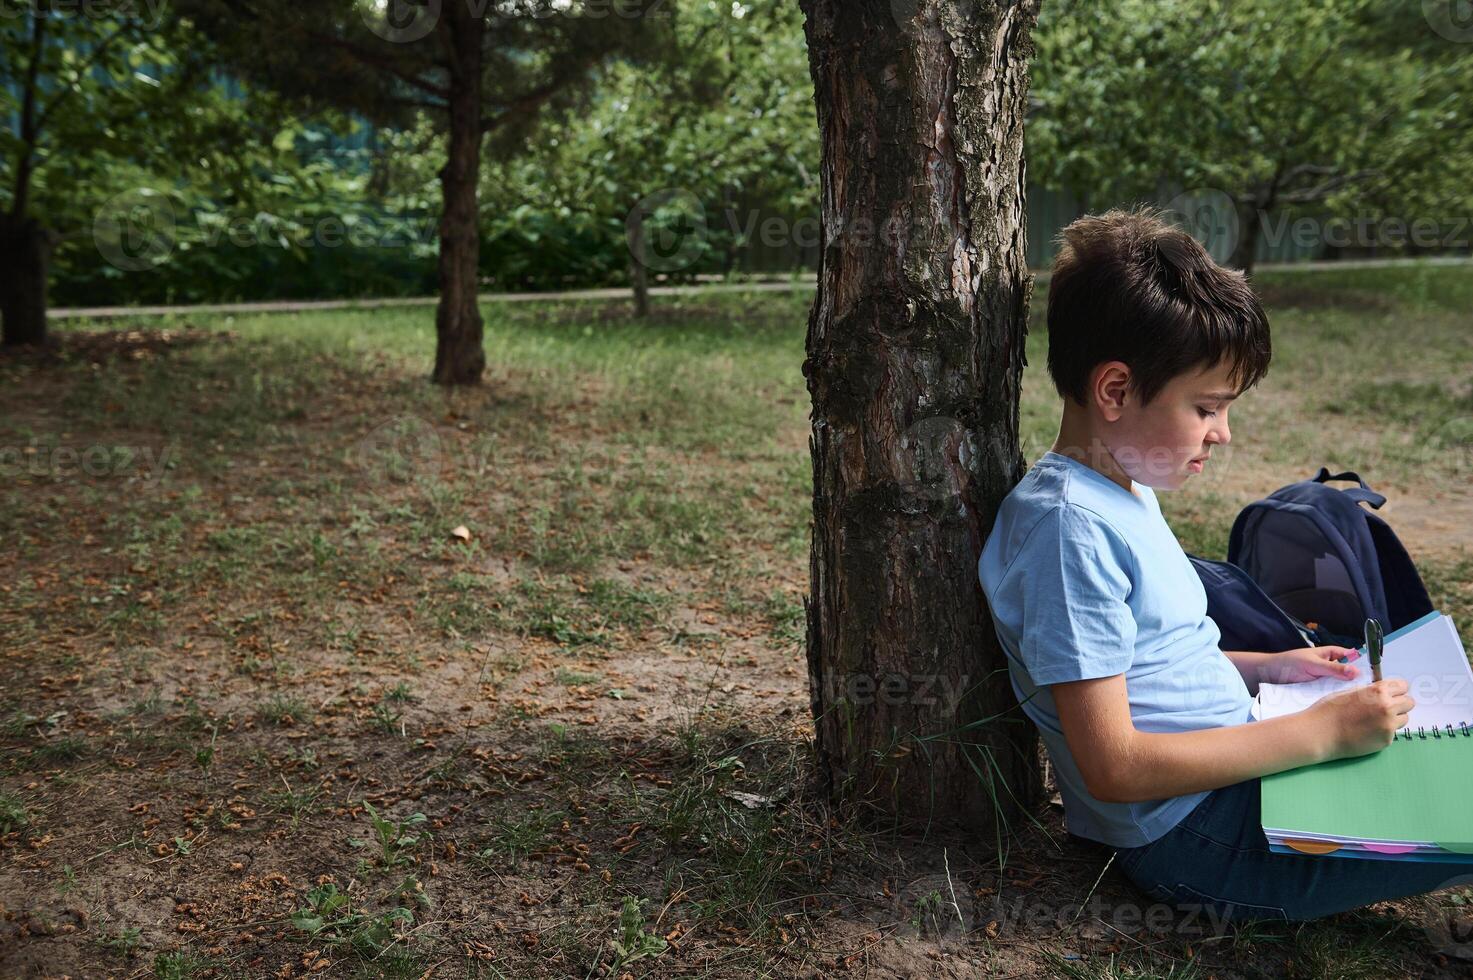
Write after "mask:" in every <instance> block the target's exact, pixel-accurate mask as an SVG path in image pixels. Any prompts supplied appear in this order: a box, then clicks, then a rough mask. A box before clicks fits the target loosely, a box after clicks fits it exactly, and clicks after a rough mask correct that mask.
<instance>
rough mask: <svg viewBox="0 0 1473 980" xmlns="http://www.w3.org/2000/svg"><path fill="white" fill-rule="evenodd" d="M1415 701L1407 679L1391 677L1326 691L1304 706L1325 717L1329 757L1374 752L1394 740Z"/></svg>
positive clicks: (1308, 713)
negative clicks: (1409, 692)
mask: <svg viewBox="0 0 1473 980" xmlns="http://www.w3.org/2000/svg"><path fill="white" fill-rule="evenodd" d="M1415 706H1416V702H1415V701H1413V700H1412V699H1411V697H1410V696H1409V695H1408V694H1407V682H1406V681H1405V680H1403V679H1402V678H1400V677H1388V678H1386V679H1385V680H1380V681H1373V682H1372V683H1370V684H1364V685H1358V686H1356V687H1352V688H1349V689H1348V690H1344V691H1336V692H1335V693H1334V694H1326V695H1325V696H1324V697H1322V698H1320V699H1319V700H1318V701H1316V702H1315V703H1314V704H1312V705H1310V706H1309V707H1308V708H1306V709H1305V710H1304V714H1305V715H1306V716H1309V717H1313V718H1318V719H1323V724H1324V726H1325V728H1324V731H1325V732H1326V733H1327V734H1328V736H1329V740H1328V744H1327V748H1328V753H1329V754H1328V755H1327V756H1326V758H1328V759H1343V758H1348V757H1351V756H1357V755H1365V754H1366V753H1368V752H1375V751H1377V750H1379V749H1383V748H1385V747H1386V746H1388V745H1390V744H1391V740H1392V739H1393V738H1394V737H1395V736H1396V731H1397V729H1399V728H1401V727H1402V726H1403V725H1405V724H1406V723H1407V715H1408V714H1409V713H1410V712H1411V710H1412V708H1414V707H1415Z"/></svg>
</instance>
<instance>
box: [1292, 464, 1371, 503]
mask: <svg viewBox="0 0 1473 980" xmlns="http://www.w3.org/2000/svg"><path fill="white" fill-rule="evenodd" d="M1331 480H1354V481H1355V482H1356V483H1359V484H1360V489H1358V490H1357V489H1350V490H1342V491H1340V492H1341V493H1343V494H1345V496H1347V497H1349V498H1350V499H1351V500H1359V501H1361V502H1363V503H1367V504H1370V505H1371V508H1372V509H1373V510H1380V509H1381V505H1382V504H1384V503H1386V498H1385V497H1383V496H1382V495H1381V494H1379V493H1377V492H1376V491H1374V490H1372V489H1371V488H1370V487H1369V486H1367V485H1366V481H1365V480H1362V479H1361V478H1360V474H1359V473H1351V472H1349V471H1346V472H1344V473H1337V474H1335V475H1334V476H1331V475H1330V471H1329V469H1327V468H1326V467H1323V466H1321V467H1320V471H1319V472H1318V473H1316V474H1315V475H1314V476H1313V477H1312V478H1311V482H1313V483H1328V482H1329V481H1331Z"/></svg>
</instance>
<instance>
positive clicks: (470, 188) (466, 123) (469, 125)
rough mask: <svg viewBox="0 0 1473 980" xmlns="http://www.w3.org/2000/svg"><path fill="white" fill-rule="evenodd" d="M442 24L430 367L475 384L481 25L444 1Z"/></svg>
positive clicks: (440, 379)
mask: <svg viewBox="0 0 1473 980" xmlns="http://www.w3.org/2000/svg"><path fill="white" fill-rule="evenodd" d="M441 17H442V18H443V20H442V22H441V25H440V29H441V30H443V31H445V32H446V42H445V43H446V44H447V45H448V46H449V47H450V51H449V55H450V64H451V70H450V99H449V115H450V146H449V153H448V155H447V158H446V160H445V166H444V168H443V169H442V170H441V171H440V187H441V191H442V194H443V196H444V213H443V214H442V215H441V218H440V305H439V308H438V309H437V310H436V312H435V337H436V342H435V371H434V374H433V375H431V379H432V380H433V381H434V382H435V383H436V384H442V385H473V384H479V383H480V381H481V372H482V371H483V370H485V368H486V352H485V349H484V348H483V347H482V345H481V337H482V324H481V310H480V307H479V305H478V298H477V294H478V285H479V284H478V282H477V276H478V273H479V271H480V265H481V233H480V211H479V209H478V207H477V204H476V184H477V182H478V181H479V179H480V178H479V175H480V169H481V41H482V35H483V34H484V32H485V22H484V21H483V20H482V19H481V17H480V16H478V15H476V14H475V13H474V12H473V11H468V10H466V8H464V7H463V6H462V5H460V4H453V3H452V4H446V5H445V8H444V10H443V12H442V13H441Z"/></svg>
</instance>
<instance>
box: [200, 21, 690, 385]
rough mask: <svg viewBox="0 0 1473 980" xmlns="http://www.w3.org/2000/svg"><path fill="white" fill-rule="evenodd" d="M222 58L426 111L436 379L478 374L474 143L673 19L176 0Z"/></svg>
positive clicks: (336, 92)
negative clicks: (431, 127) (432, 158)
mask: <svg viewBox="0 0 1473 980" xmlns="http://www.w3.org/2000/svg"><path fill="white" fill-rule="evenodd" d="M181 3H182V5H183V6H184V8H185V9H186V10H187V11H188V12H189V14H190V16H191V17H193V18H194V19H195V21H196V22H197V23H198V24H199V26H200V27H201V28H202V29H203V30H204V31H205V32H206V33H207V34H208V35H209V36H211V37H212V38H214V39H216V40H217V41H218V42H219V43H220V44H221V45H222V47H223V48H224V49H225V50H226V51H227V56H228V59H229V63H230V65H231V67H232V69H233V70H235V71H238V72H240V73H241V74H242V75H243V76H244V77H246V78H248V79H250V80H252V81H254V82H256V83H258V84H261V85H263V86H267V87H270V88H272V89H274V90H276V91H278V92H280V93H281V94H282V95H284V96H286V97H287V98H289V99H291V100H292V102H293V103H294V104H297V105H300V106H301V107H303V109H305V110H306V111H308V112H314V111H317V110H319V109H322V108H326V107H336V108H340V109H344V110H349V111H353V112H357V113H360V114H362V115H363V116H364V117H365V118H368V119H370V120H372V121H374V122H376V123H378V124H382V125H391V126H405V127H407V126H410V125H412V124H413V122H414V119H415V115H416V113H420V112H423V113H426V114H428V116H429V117H430V118H431V119H433V120H434V121H435V122H436V123H437V124H438V125H440V126H442V127H443V129H444V132H445V134H446V156H445V160H444V164H443V166H442V167H441V168H440V171H439V174H438V176H439V181H440V187H441V197H442V211H441V216H440V225H439V242H440V258H439V279H440V301H439V307H438V309H437V311H436V315H435V333H436V348H435V366H434V370H433V373H432V375H431V377H432V379H433V380H434V381H436V382H437V383H440V384H475V383H479V381H480V378H481V374H482V371H483V370H484V368H485V363H486V358H485V352H484V349H483V347H482V322H481V314H480V310H479V308H478V305H477V294H478V281H477V270H478V267H479V253H480V235H479V224H478V221H479V211H478V207H477V187H478V183H479V178H480V173H481V156H482V148H483V144H484V143H485V141H486V140H487V139H488V138H489V140H490V142H491V148H492V150H493V152H500V151H501V149H502V148H504V147H508V146H515V145H517V144H518V143H519V142H521V141H523V140H525V138H526V136H527V134H528V133H529V132H530V131H531V129H532V127H533V126H534V124H535V123H536V121H537V118H538V116H539V114H540V113H541V112H543V111H544V110H547V109H550V108H556V107H557V106H558V105H560V104H566V103H567V102H569V101H570V100H572V99H573V98H574V97H575V95H576V93H577V91H578V90H579V89H580V88H582V87H583V86H586V85H588V84H590V83H591V81H592V80H593V77H594V76H593V72H592V69H593V67H594V66H596V65H598V64H599V63H601V62H602V61H604V60H605V59H608V58H610V57H613V56H615V55H624V56H630V57H649V56H653V55H654V54H655V53H657V52H658V50H659V46H660V38H661V36H662V35H664V34H666V33H667V32H668V30H669V28H670V22H671V21H672V20H673V16H672V15H671V11H672V10H673V8H671V7H668V6H666V5H665V4H663V3H661V2H660V0H570V2H558V0H505V2H491V3H473V2H469V0H444V2H440V0H383V2H378V0H181Z"/></svg>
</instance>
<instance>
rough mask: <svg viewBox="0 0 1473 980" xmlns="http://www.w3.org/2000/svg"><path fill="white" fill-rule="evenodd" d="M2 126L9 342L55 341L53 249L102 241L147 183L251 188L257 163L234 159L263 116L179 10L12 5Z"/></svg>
mask: <svg viewBox="0 0 1473 980" xmlns="http://www.w3.org/2000/svg"><path fill="white" fill-rule="evenodd" d="M0 118H3V119H5V120H7V121H9V125H8V126H6V127H4V128H0V268H3V270H4V274H3V275H0V321H3V331H4V343H5V344H7V345H14V344H40V343H44V342H45V340H46V337H47V332H46V303H47V292H48V290H47V285H48V276H49V270H50V263H51V257H52V253H53V250H54V249H55V248H56V247H57V246H58V245H62V246H65V245H66V244H68V243H75V242H77V241H78V240H85V241H86V242H87V243H88V245H90V244H91V239H92V237H93V235H94V232H95V231H96V230H97V227H96V226H98V225H106V224H108V215H107V214H106V213H105V211H106V209H107V206H108V203H109V202H110V201H114V200H115V198H116V195H118V194H119V193H121V192H123V191H125V190H129V189H133V188H136V187H137V186H138V185H137V183H136V180H137V179H138V176H139V175H140V174H147V175H149V176H148V178H147V179H149V180H153V181H160V182H166V181H167V180H168V179H170V178H171V177H178V176H187V177H190V178H192V179H195V178H200V177H201V176H203V178H204V179H206V180H209V181H212V182H216V183H219V184H221V185H226V184H240V183H244V182H246V181H245V176H244V175H245V173H246V171H247V170H248V169H249V164H250V162H251V161H252V159H253V158H251V157H250V156H249V155H246V154H239V153H234V154H232V153H229V152H226V150H227V148H230V147H233V146H235V145H236V144H237V141H238V138H239V135H240V133H241V131H242V128H243V127H244V126H247V125H249V123H250V121H251V119H252V118H254V117H252V116H251V114H250V113H247V112H243V111H241V110H240V108H239V107H235V108H234V109H232V108H230V107H228V106H227V105H226V102H225V100H224V99H223V97H222V95H221V93H220V91H219V89H218V86H216V85H215V84H214V82H213V80H212V79H211V78H210V77H209V73H208V55H207V51H206V50H205V49H204V47H203V46H202V45H200V44H199V43H198V39H197V38H194V37H191V35H190V32H189V31H188V29H187V26H186V25H183V24H181V23H180V21H179V19H178V18H177V17H175V16H173V15H172V13H171V12H170V10H169V9H168V8H165V7H163V6H161V5H155V4H143V3H138V2H131V0H121V2H115V3H109V2H108V0H97V2H95V3H87V4H52V3H48V2H45V0H25V2H22V0H0ZM181 145H188V146H190V152H188V153H181V152H179V151H178V148H179V147H180V146H181ZM99 217H101V219H102V220H101V221H99V220H98V218H99ZM112 217H113V218H126V215H113V216H112ZM116 223H117V222H116V221H113V226H116ZM100 259H101V257H100V256H98V255H97V253H96V252H94V253H93V256H92V260H93V261H95V262H97V263H98V264H99V265H100V264H102V262H101V261H100ZM114 271H115V272H119V274H121V272H120V270H117V269H116V268H114Z"/></svg>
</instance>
